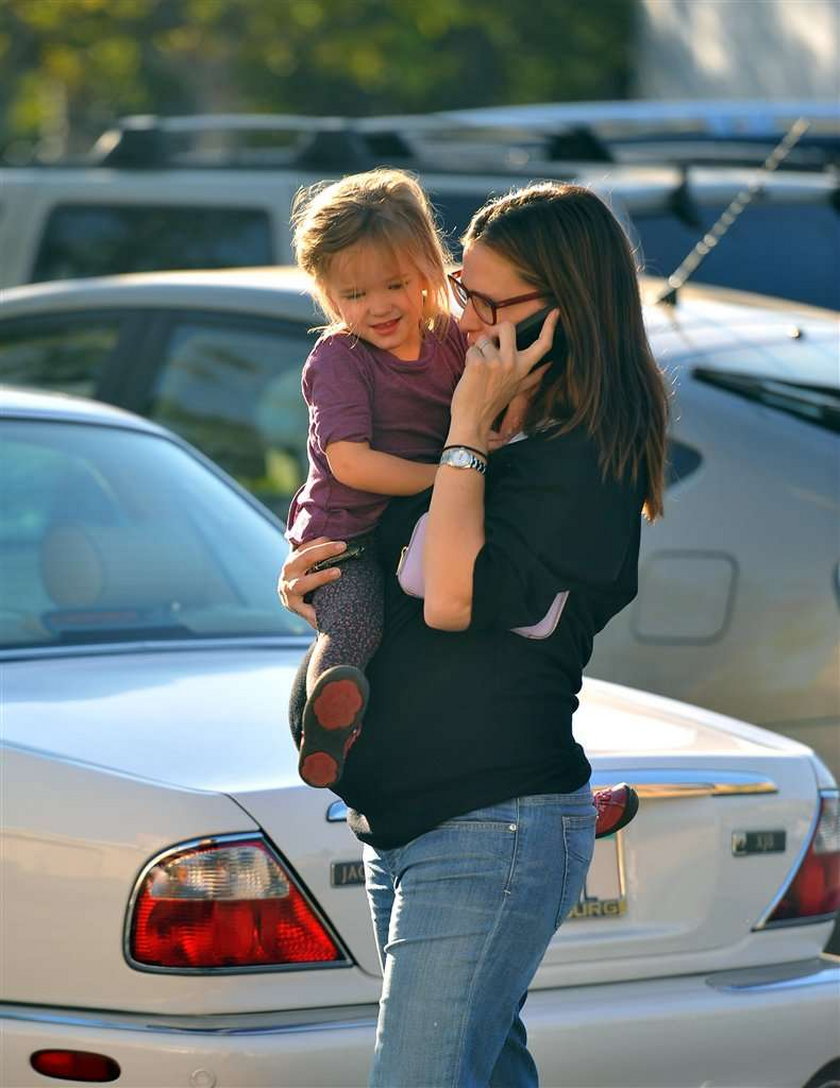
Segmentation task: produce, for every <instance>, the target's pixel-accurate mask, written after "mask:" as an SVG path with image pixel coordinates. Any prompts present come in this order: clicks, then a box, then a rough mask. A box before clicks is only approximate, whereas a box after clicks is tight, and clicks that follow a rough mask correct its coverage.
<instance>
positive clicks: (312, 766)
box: [298, 665, 368, 789]
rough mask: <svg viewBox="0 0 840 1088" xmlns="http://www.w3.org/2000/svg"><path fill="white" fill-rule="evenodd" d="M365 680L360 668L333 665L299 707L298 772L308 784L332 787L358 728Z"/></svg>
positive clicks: (365, 689) (362, 706)
mask: <svg viewBox="0 0 840 1088" xmlns="http://www.w3.org/2000/svg"><path fill="white" fill-rule="evenodd" d="M367 701H368V682H367V679H366V678H365V674H364V673H363V672H362V671H361V669H357V668H354V667H353V666H352V665H335V666H334V667H333V668H331V669H327V671H326V672H324V673H322V674H321V675H320V676H319V677H318V679H317V681H316V683H315V687H314V688H313V689H312V694H311V695H310V696H309V698H308V699H307V700H306V706H305V707H304V708H303V736H302V739H301V744H300V759H299V761H298V773H299V774H300V777H301V778H302V779H303V781H304V782H306V784H307V785H309V786H314V787H315V788H316V789H327V788H328V787H329V786H334V785H335V784H336V782H338V780H339V778H341V774H342V772H343V770H344V759H345V756H346V755H347V753H348V752H349V751H350V748H351V747H352V746H353V743H354V741H355V740H356V738H357V737H358V735H359V733H361V731H362V716H363V715H364V712H365V707H366V706H367Z"/></svg>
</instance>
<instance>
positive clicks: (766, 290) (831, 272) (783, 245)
mask: <svg viewBox="0 0 840 1088" xmlns="http://www.w3.org/2000/svg"><path fill="white" fill-rule="evenodd" d="M696 211H697V216H698V218H697V221H696V222H695V223H694V225H688V224H686V223H685V222H684V221H682V220H680V219H678V218H677V217H676V216H675V215H672V214H662V215H660V214H653V215H648V214H639V215H636V216H634V217H633V225H634V228H635V233H636V234H637V236H638V238H639V240H640V242H641V248H642V252H643V255H644V262H645V271H646V272H647V273H648V274H649V275H652V276H668V275H670V274H671V273H672V272H673V271H674V269H675V268H677V267H678V265H679V264H680V263H681V262H682V261H683V259H684V258H685V257H686V256H687V254H688V253H689V252H690V251H691V249H693V247H694V245H695V244H696V243H697V242H699V241H700V239H701V238H702V237H703V234H704V233H705V232H706V231H708V230H709V229H710V227H711V226H712V225H713V224H714V223H715V221H716V220H717V219H718V217H719V216H720V214H721V213H722V212H723V211H724V205H716V206H698V208H697V209H696ZM838 267H840V215H838V213H837V210H836V209H835V208H834V207H833V206H832V205H831V204H829V203H828V202H827V201H826V202H825V203H814V204H799V203H797V204H794V203H790V204H784V203H780V202H778V201H774V202H773V203H772V204H765V205H762V204H761V203H760V200H757V201H756V202H754V203H753V204H751V205H750V206H749V207H748V208H747V209H746V211H745V212H744V213H743V215H741V216H740V217H739V218H738V219H737V220H736V222H735V223H734V225H733V227H732V229H731V231H730V232H729V233H728V234H727V235H725V236H724V238H723V239H722V240H721V241H720V242H719V244H718V245H717V246H715V248H714V249H713V250H712V251H711V252H710V253H709V255H708V257H706V258H705V259H704V260H703V263H702V264H701V265H700V267H699V268H698V269H697V272H696V273H695V274H694V275H693V276H692V281H694V282H697V283H713V284H719V285H721V286H722V287H734V288H737V289H738V290H741V291H754V292H757V293H759V294H766V295H778V296H780V297H782V298H790V299H795V300H798V301H800V302H808V303H810V304H811V305H814V306H827V307H830V308H832V309H840V276H838V274H837V270H838Z"/></svg>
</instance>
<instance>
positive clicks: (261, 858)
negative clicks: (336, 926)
mask: <svg viewBox="0 0 840 1088" xmlns="http://www.w3.org/2000/svg"><path fill="white" fill-rule="evenodd" d="M128 953H129V958H130V959H131V960H132V961H133V962H134V963H135V964H137V965H146V966H149V967H157V968H168V969H171V970H179V969H180V970H208V969H214V968H216V969H218V968H226V969H228V970H231V969H233V970H236V969H241V968H259V967H276V966H282V965H293V964H294V965H305V964H313V963H328V962H332V963H343V962H346V956H345V955H344V954H343V953H342V952H341V950H340V949H339V947H338V945H337V943H336V942H335V940H334V939H333V937H332V936H331V935H330V933H329V931H328V930H327V928H326V926H325V924H324V922H323V920H322V919H321V918H320V917H319V915H318V913H317V912H316V910H315V909H314V907H313V906H312V904H311V903H310V902H309V900H308V899H307V898H306V897H305V896H304V894H303V892H302V891H301V889H300V888H299V887H298V886H297V884H296V883H295V881H294V878H293V877H292V876H291V875H290V874H289V873H288V872H287V871H286V869H285V868H284V867H283V865H282V864H281V863H280V860H279V859H278V858H277V856H276V855H275V854H274V852H273V851H272V850H271V849H270V848H269V846H268V845H267V843H266V842H265V841H264V840H263V839H261V838H259V837H255V836H250V837H246V838H241V837H238V836H237V837H235V838H231V837H225V838H224V839H216V840H209V841H206V842H201V843H196V844H191V845H190V846H185V847H180V848H176V849H174V850H171V851H168V852H167V853H166V854H163V855H161V856H159V857H158V858H156V859H155V860H154V862H153V863H152V864H151V866H150V867H149V868H148V869H147V870H146V872H145V873H144V875H143V876H142V878H141V880H140V883H139V887H138V889H137V893H136V895H135V897H134V903H133V908H132V910H131V917H130V921H129V938H128Z"/></svg>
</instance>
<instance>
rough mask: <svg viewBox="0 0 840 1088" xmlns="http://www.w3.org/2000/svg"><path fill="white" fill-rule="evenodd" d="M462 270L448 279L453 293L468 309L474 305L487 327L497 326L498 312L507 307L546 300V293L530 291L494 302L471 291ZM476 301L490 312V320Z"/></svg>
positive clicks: (477, 292) (453, 273) (451, 273)
mask: <svg viewBox="0 0 840 1088" xmlns="http://www.w3.org/2000/svg"><path fill="white" fill-rule="evenodd" d="M461 271H462V270H461V269H460V268H459V269H458V270H457V271H456V272H450V273H449V275H448V276H447V277H446V278H447V279H448V280H449V283H450V285H451V287H452V291H453V293H454V295H455V299H456V301H457V302H458V303H459V304H460V305H461V306H464V307H466V305H467V303H468V302H471V303H472V304H473V308H474V310H475V312H476V314H477V315H478V317H479V319H480V320H481V321H483V322H484V324H485V325H495V324H496V322H497V321H498V313H497V311H498V310H503V309H504V308H505V306H515V305H516V303H517V302H533V301H534V300H535V299H538V298H545V297H546V295H545V292H544V291H530V292H529V293H528V294H527V295H516V296H514V298H503V299H501V300H500V301H499V302H494V301H493V299H492V298H488V297H487V295H482V294H481V292H480V291H470V290H469V288H467V287H465V286H464V285H463V283H461ZM476 301H477V302H478V303H479V304H480V305H481V306H486V307H487V310H489V312H490V320H489V321H488V320H487V318H486V317H485V316H484V315H483V313H482V311H481V310H480V309H479V308H478V306H476Z"/></svg>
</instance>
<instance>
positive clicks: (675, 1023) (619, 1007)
mask: <svg viewBox="0 0 840 1088" xmlns="http://www.w3.org/2000/svg"><path fill="white" fill-rule="evenodd" d="M838 994H840V962H832V961H830V960H825V959H821V960H813V961H808V962H807V963H801V964H785V965H782V966H780V967H778V968H772V967H770V968H761V969H759V970H749V971H748V970H745V971H742V972H738V971H731V972H724V973H721V974H718V975H712V976H690V977H679V978H666V979H654V980H649V981H643V982H624V983H620V984H612V985H598V986H578V987H569V988H566V989H563V990H538V991H534V992H532V994H531V995H530V997H529V999H528V1004H527V1006H526V1022H527V1026H528V1032H529V1038H530V1043H531V1047H532V1050H533V1052H534V1056H535V1058H536V1059H537V1062H538V1065H539V1066H540V1071H541V1077H542V1081H543V1083H545V1084H547V1085H559V1084H563V1085H567V1086H569V1088H572V1086H574V1088H587V1086H592V1088H608V1086H614V1088H636V1086H638V1088H678V1086H679V1088H682V1086H685V1088H689V1086H691V1088H697V1086H699V1085H703V1086H704V1088H713V1086H714V1088H718V1086H727V1088H734V1086H742V1085H748V1084H749V1085H752V1084H761V1085H763V1086H764V1088H792V1086H793V1088H797V1086H799V1085H804V1084H805V1083H806V1081H807V1080H808V1079H809V1077H810V1076H811V1075H812V1074H813V1073H814V1072H815V1071H816V1070H817V1069H819V1068H820V1067H821V1066H822V1065H824V1064H825V1063H827V1062H828V1061H830V1060H832V1059H833V1058H836V1057H837V1056H838V1054H840V1037H838V1036H839V1035H840V1032H839V1031H838V1026H837V1001H838ZM0 1018H2V1034H3V1039H4V1059H3V1078H2V1083H4V1084H10V1085H12V1084H13V1085H15V1086H16V1088H28V1086H30V1085H32V1086H34V1085H44V1084H46V1083H49V1082H48V1081H47V1080H46V1078H44V1077H41V1076H40V1075H39V1074H37V1073H35V1072H34V1071H33V1070H32V1068H31V1067H30V1063H29V1058H30V1055H31V1054H32V1053H33V1052H34V1051H36V1050H39V1049H41V1048H47V1047H49V1048H52V1047H58V1048H72V1049H77V1050H88V1051H95V1052H98V1053H102V1054H107V1055H108V1056H109V1057H111V1058H113V1059H115V1060H116V1061H117V1062H118V1063H119V1065H120V1068H121V1070H122V1075H121V1076H120V1078H119V1081H118V1083H119V1084H120V1085H123V1086H126V1088H179V1086H184V1088H215V1086H216V1085H218V1086H219V1088H223V1086H226V1085H236V1086H237V1088H268V1086H270V1088H283V1086H285V1088H304V1086H319V1088H326V1086H329V1085H335V1086H336V1088H350V1086H353V1085H360V1086H361V1085H364V1084H366V1082H367V1074H368V1067H369V1061H370V1052H371V1047H372V1043H373V1031H374V1025H375V1020H376V1007H375V1006H373V1005H362V1006H354V1007H350V1008H335V1009H314V1010H313V1009H304V1010H297V1011H294V1012H264V1013H247V1014H239V1015H236V1016H197V1017H186V1016H184V1017H171V1016H169V1017H166V1016H155V1015H138V1014H110V1013H108V1014H106V1013H102V1014H91V1013H88V1012H83V1011H78V1010H71V1009H56V1008H40V1007H35V1006H31V1005H3V1006H0ZM63 1083H68V1082H66V1081H64V1082H63Z"/></svg>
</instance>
